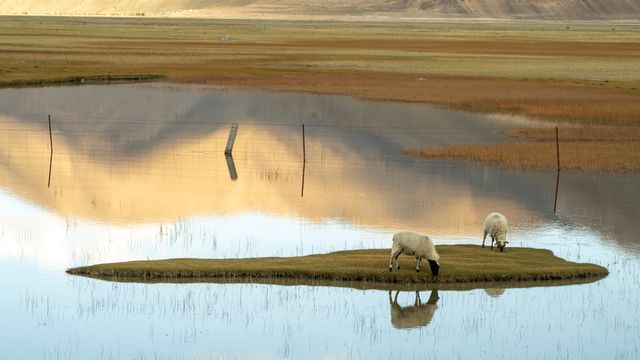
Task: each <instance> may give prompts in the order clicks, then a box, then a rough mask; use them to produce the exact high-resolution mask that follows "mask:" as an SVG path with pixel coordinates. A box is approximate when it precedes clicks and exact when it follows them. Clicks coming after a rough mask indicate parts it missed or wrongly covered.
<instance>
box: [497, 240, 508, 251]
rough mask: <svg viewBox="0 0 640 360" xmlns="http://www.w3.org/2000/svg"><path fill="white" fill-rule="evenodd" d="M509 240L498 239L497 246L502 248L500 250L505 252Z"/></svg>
mask: <svg viewBox="0 0 640 360" xmlns="http://www.w3.org/2000/svg"><path fill="white" fill-rule="evenodd" d="M507 242H508V241H498V242H497V243H496V246H497V247H498V249H500V252H504V248H505V247H506V246H507Z"/></svg>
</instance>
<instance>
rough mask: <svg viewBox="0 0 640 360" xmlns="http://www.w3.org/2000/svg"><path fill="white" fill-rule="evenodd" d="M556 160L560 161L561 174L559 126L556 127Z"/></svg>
mask: <svg viewBox="0 0 640 360" xmlns="http://www.w3.org/2000/svg"><path fill="white" fill-rule="evenodd" d="M556 158H557V159H558V172H560V141H559V140H558V127H557V126H556Z"/></svg>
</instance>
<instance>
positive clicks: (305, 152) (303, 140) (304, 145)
mask: <svg viewBox="0 0 640 360" xmlns="http://www.w3.org/2000/svg"><path fill="white" fill-rule="evenodd" d="M302 162H303V163H306V162H307V145H306V142H305V138H304V124H302Z"/></svg>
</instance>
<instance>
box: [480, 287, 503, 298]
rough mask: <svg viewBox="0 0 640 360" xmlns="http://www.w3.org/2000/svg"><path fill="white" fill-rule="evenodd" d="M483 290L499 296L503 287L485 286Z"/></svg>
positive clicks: (493, 295) (488, 293)
mask: <svg viewBox="0 0 640 360" xmlns="http://www.w3.org/2000/svg"><path fill="white" fill-rule="evenodd" d="M484 292H486V293H487V295H489V296H491V297H499V296H500V295H502V294H504V289H503V288H486V289H484Z"/></svg>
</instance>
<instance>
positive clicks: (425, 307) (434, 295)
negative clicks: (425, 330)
mask: <svg viewBox="0 0 640 360" xmlns="http://www.w3.org/2000/svg"><path fill="white" fill-rule="evenodd" d="M398 293H399V291H396V296H395V298H394V299H393V300H392V299H391V290H389V305H391V324H392V325H393V327H395V328H396V329H411V328H416V327H420V326H427V325H428V324H429V323H430V322H431V319H433V314H434V313H435V312H436V310H437V309H438V305H437V302H438V299H440V297H438V290H432V291H431V296H429V300H428V301H427V303H426V304H423V303H422V300H420V293H419V292H417V291H416V299H415V302H414V304H413V306H404V307H403V306H400V305H398Z"/></svg>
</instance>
